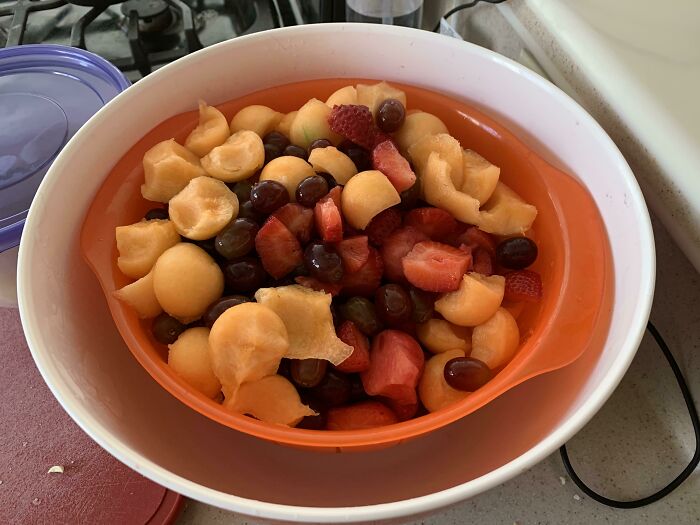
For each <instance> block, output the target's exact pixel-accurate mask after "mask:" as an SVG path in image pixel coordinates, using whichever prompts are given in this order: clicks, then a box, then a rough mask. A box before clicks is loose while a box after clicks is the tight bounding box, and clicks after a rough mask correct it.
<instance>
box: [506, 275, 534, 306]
mask: <svg viewBox="0 0 700 525" xmlns="http://www.w3.org/2000/svg"><path fill="white" fill-rule="evenodd" d="M503 298H504V299H507V300H508V301H524V302H528V303H536V302H537V301H539V300H540V299H542V278H541V277H540V274H539V273H537V272H533V271H532V270H517V271H515V272H509V273H507V274H506V289H505V293H504V294H503Z"/></svg>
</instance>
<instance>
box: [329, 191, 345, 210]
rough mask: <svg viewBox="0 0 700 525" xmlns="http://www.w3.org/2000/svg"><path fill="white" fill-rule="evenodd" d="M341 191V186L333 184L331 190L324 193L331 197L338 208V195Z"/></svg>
mask: <svg viewBox="0 0 700 525" xmlns="http://www.w3.org/2000/svg"><path fill="white" fill-rule="evenodd" d="M342 193H343V187H342V186H335V187H334V188H333V189H331V191H329V192H328V193H327V194H326V197H328V198H331V199H333V202H335V205H336V206H337V207H338V209H340V206H341V204H340V195H341V194H342Z"/></svg>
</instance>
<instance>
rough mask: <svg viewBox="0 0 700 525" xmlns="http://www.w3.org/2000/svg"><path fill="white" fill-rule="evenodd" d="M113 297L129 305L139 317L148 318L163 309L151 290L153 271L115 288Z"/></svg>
mask: <svg viewBox="0 0 700 525" xmlns="http://www.w3.org/2000/svg"><path fill="white" fill-rule="evenodd" d="M112 294H113V295H114V297H116V298H117V299H119V300H120V301H123V302H125V303H126V304H128V305H129V306H131V307H132V308H133V309H134V310H135V311H136V314H137V315H138V316H139V317H140V318H141V319H150V318H152V317H155V316H157V315H158V314H159V313H161V312H162V311H163V309H162V308H161V306H160V304H159V303H158V299H156V294H155V292H154V291H153V272H152V271H151V272H150V273H149V274H148V275H146V276H145V277H141V278H140V279H139V280H138V281H135V282H133V283H131V284H127V285H126V286H124V287H122V288H120V289H119V290H115V291H114V292H113V293H112Z"/></svg>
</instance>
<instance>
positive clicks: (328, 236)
mask: <svg viewBox="0 0 700 525" xmlns="http://www.w3.org/2000/svg"><path fill="white" fill-rule="evenodd" d="M334 189H335V188H334ZM339 197H340V192H336V193H333V192H330V193H328V195H326V196H325V197H323V198H322V199H321V200H320V201H318V202H317V203H316V206H315V207H314V218H315V219H316V229H317V230H318V233H319V235H320V236H321V238H322V239H323V240H324V241H326V242H338V241H340V240H341V239H342V238H343V218H342V215H341V214H340V206H339V205H338V204H336V202H335V198H339Z"/></svg>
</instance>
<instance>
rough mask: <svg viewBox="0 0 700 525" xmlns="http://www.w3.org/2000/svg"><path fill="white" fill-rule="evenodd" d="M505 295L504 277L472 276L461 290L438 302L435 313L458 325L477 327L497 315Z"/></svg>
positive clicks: (468, 275) (443, 296) (464, 281)
mask: <svg viewBox="0 0 700 525" xmlns="http://www.w3.org/2000/svg"><path fill="white" fill-rule="evenodd" d="M504 291H505V279H504V277H503V276H501V275H491V276H485V275H481V274H480V273H476V272H470V273H467V274H466V275H464V276H463V277H462V282H460V284H459V288H458V289H457V290H455V291H454V292H447V293H444V294H442V295H441V296H440V297H439V298H438V300H437V301H435V310H436V311H437V312H439V313H440V314H441V315H442V316H443V317H444V318H445V319H447V320H448V321H450V322H451V323H454V324H456V325H459V326H476V325H479V324H481V323H484V322H486V321H487V320H488V319H489V318H490V317H491V316H492V315H493V314H495V313H496V310H498V307H499V306H500V305H501V301H502V300H503V293H504Z"/></svg>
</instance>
